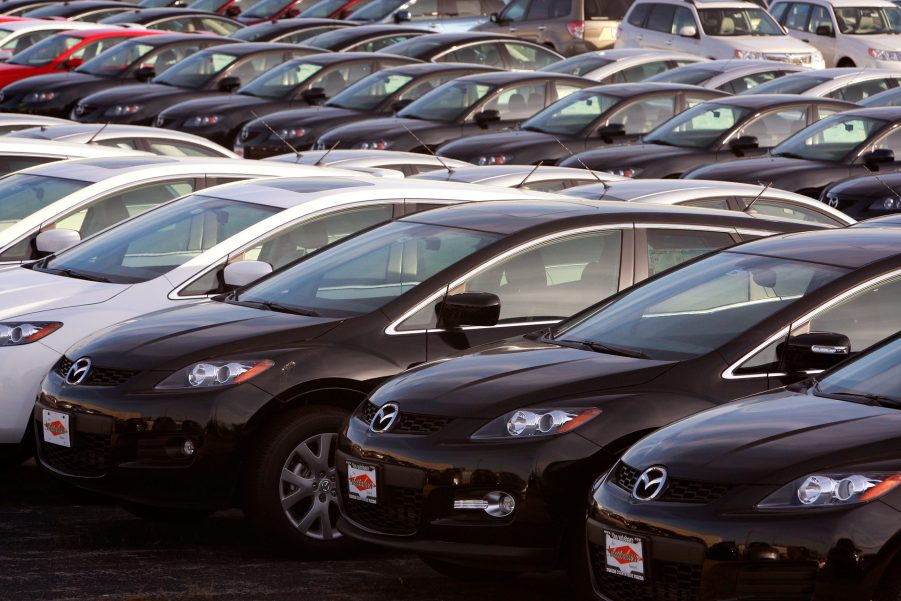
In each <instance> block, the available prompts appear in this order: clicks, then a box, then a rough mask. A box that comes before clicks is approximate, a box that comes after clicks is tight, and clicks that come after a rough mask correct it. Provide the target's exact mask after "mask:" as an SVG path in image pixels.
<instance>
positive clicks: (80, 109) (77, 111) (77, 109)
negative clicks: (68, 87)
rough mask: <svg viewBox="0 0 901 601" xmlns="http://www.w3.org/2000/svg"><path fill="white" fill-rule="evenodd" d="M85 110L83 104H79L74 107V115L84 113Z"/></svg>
mask: <svg viewBox="0 0 901 601" xmlns="http://www.w3.org/2000/svg"><path fill="white" fill-rule="evenodd" d="M86 110H87V109H86V108H85V107H84V105H83V104H79V105H78V106H76V107H75V114H76V115H84V113H85V111H86Z"/></svg>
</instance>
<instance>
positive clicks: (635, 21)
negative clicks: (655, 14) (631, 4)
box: [629, 4, 651, 27]
mask: <svg viewBox="0 0 901 601" xmlns="http://www.w3.org/2000/svg"><path fill="white" fill-rule="evenodd" d="M650 10H651V5H650V4H637V5H635V8H633V9H632V12H631V13H629V25H634V26H635V27H641V26H643V25H644V19H645V17H647V16H648V11H650Z"/></svg>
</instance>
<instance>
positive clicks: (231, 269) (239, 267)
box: [222, 261, 272, 288]
mask: <svg viewBox="0 0 901 601" xmlns="http://www.w3.org/2000/svg"><path fill="white" fill-rule="evenodd" d="M270 273H272V265H270V264H269V263H266V262H264V261H238V262H236V263H231V264H229V265H226V266H225V269H223V270H222V281H223V282H224V283H225V285H226V286H227V287H229V288H240V287H241V286H246V285H247V284H250V283H252V282H255V281H257V280H258V279H260V278H261V277H263V276H267V275H269V274H270Z"/></svg>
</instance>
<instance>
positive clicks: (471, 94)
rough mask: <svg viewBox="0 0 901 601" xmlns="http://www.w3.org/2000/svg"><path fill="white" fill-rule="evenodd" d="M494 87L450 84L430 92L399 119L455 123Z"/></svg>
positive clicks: (475, 84) (407, 109) (460, 82)
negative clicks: (409, 118) (408, 118)
mask: <svg viewBox="0 0 901 601" xmlns="http://www.w3.org/2000/svg"><path fill="white" fill-rule="evenodd" d="M493 89H494V88H493V86H489V85H487V84H480V83H476V82H469V81H465V82H464V81H459V82H454V83H449V84H446V85H443V86H441V87H440V88H438V89H436V90H434V91H432V92H429V93H428V94H426V95H425V96H423V97H422V98H420V99H419V100H416V101H414V102H413V103H412V104H410V105H409V106H408V107H406V108H405V109H403V110H402V111H400V112H398V113H397V114H398V116H399V117H411V118H414V119H434V120H436V121H454V120H455V119H458V118H460V117H462V116H463V115H465V114H466V113H467V112H468V111H469V110H470V108H471V107H473V106H474V105H475V104H476V103H478V102H481V100H482V99H483V98H485V97H486V96H487V95H488V94H489V93H490V92H491V91H492V90H493Z"/></svg>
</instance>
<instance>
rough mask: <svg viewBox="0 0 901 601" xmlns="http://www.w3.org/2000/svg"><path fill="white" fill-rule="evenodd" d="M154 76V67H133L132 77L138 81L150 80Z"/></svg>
mask: <svg viewBox="0 0 901 601" xmlns="http://www.w3.org/2000/svg"><path fill="white" fill-rule="evenodd" d="M154 77H156V68H155V67H138V68H137V69H135V72H134V78H135V79H137V80H138V81H141V82H144V81H150V80H151V79H153V78H154Z"/></svg>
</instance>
